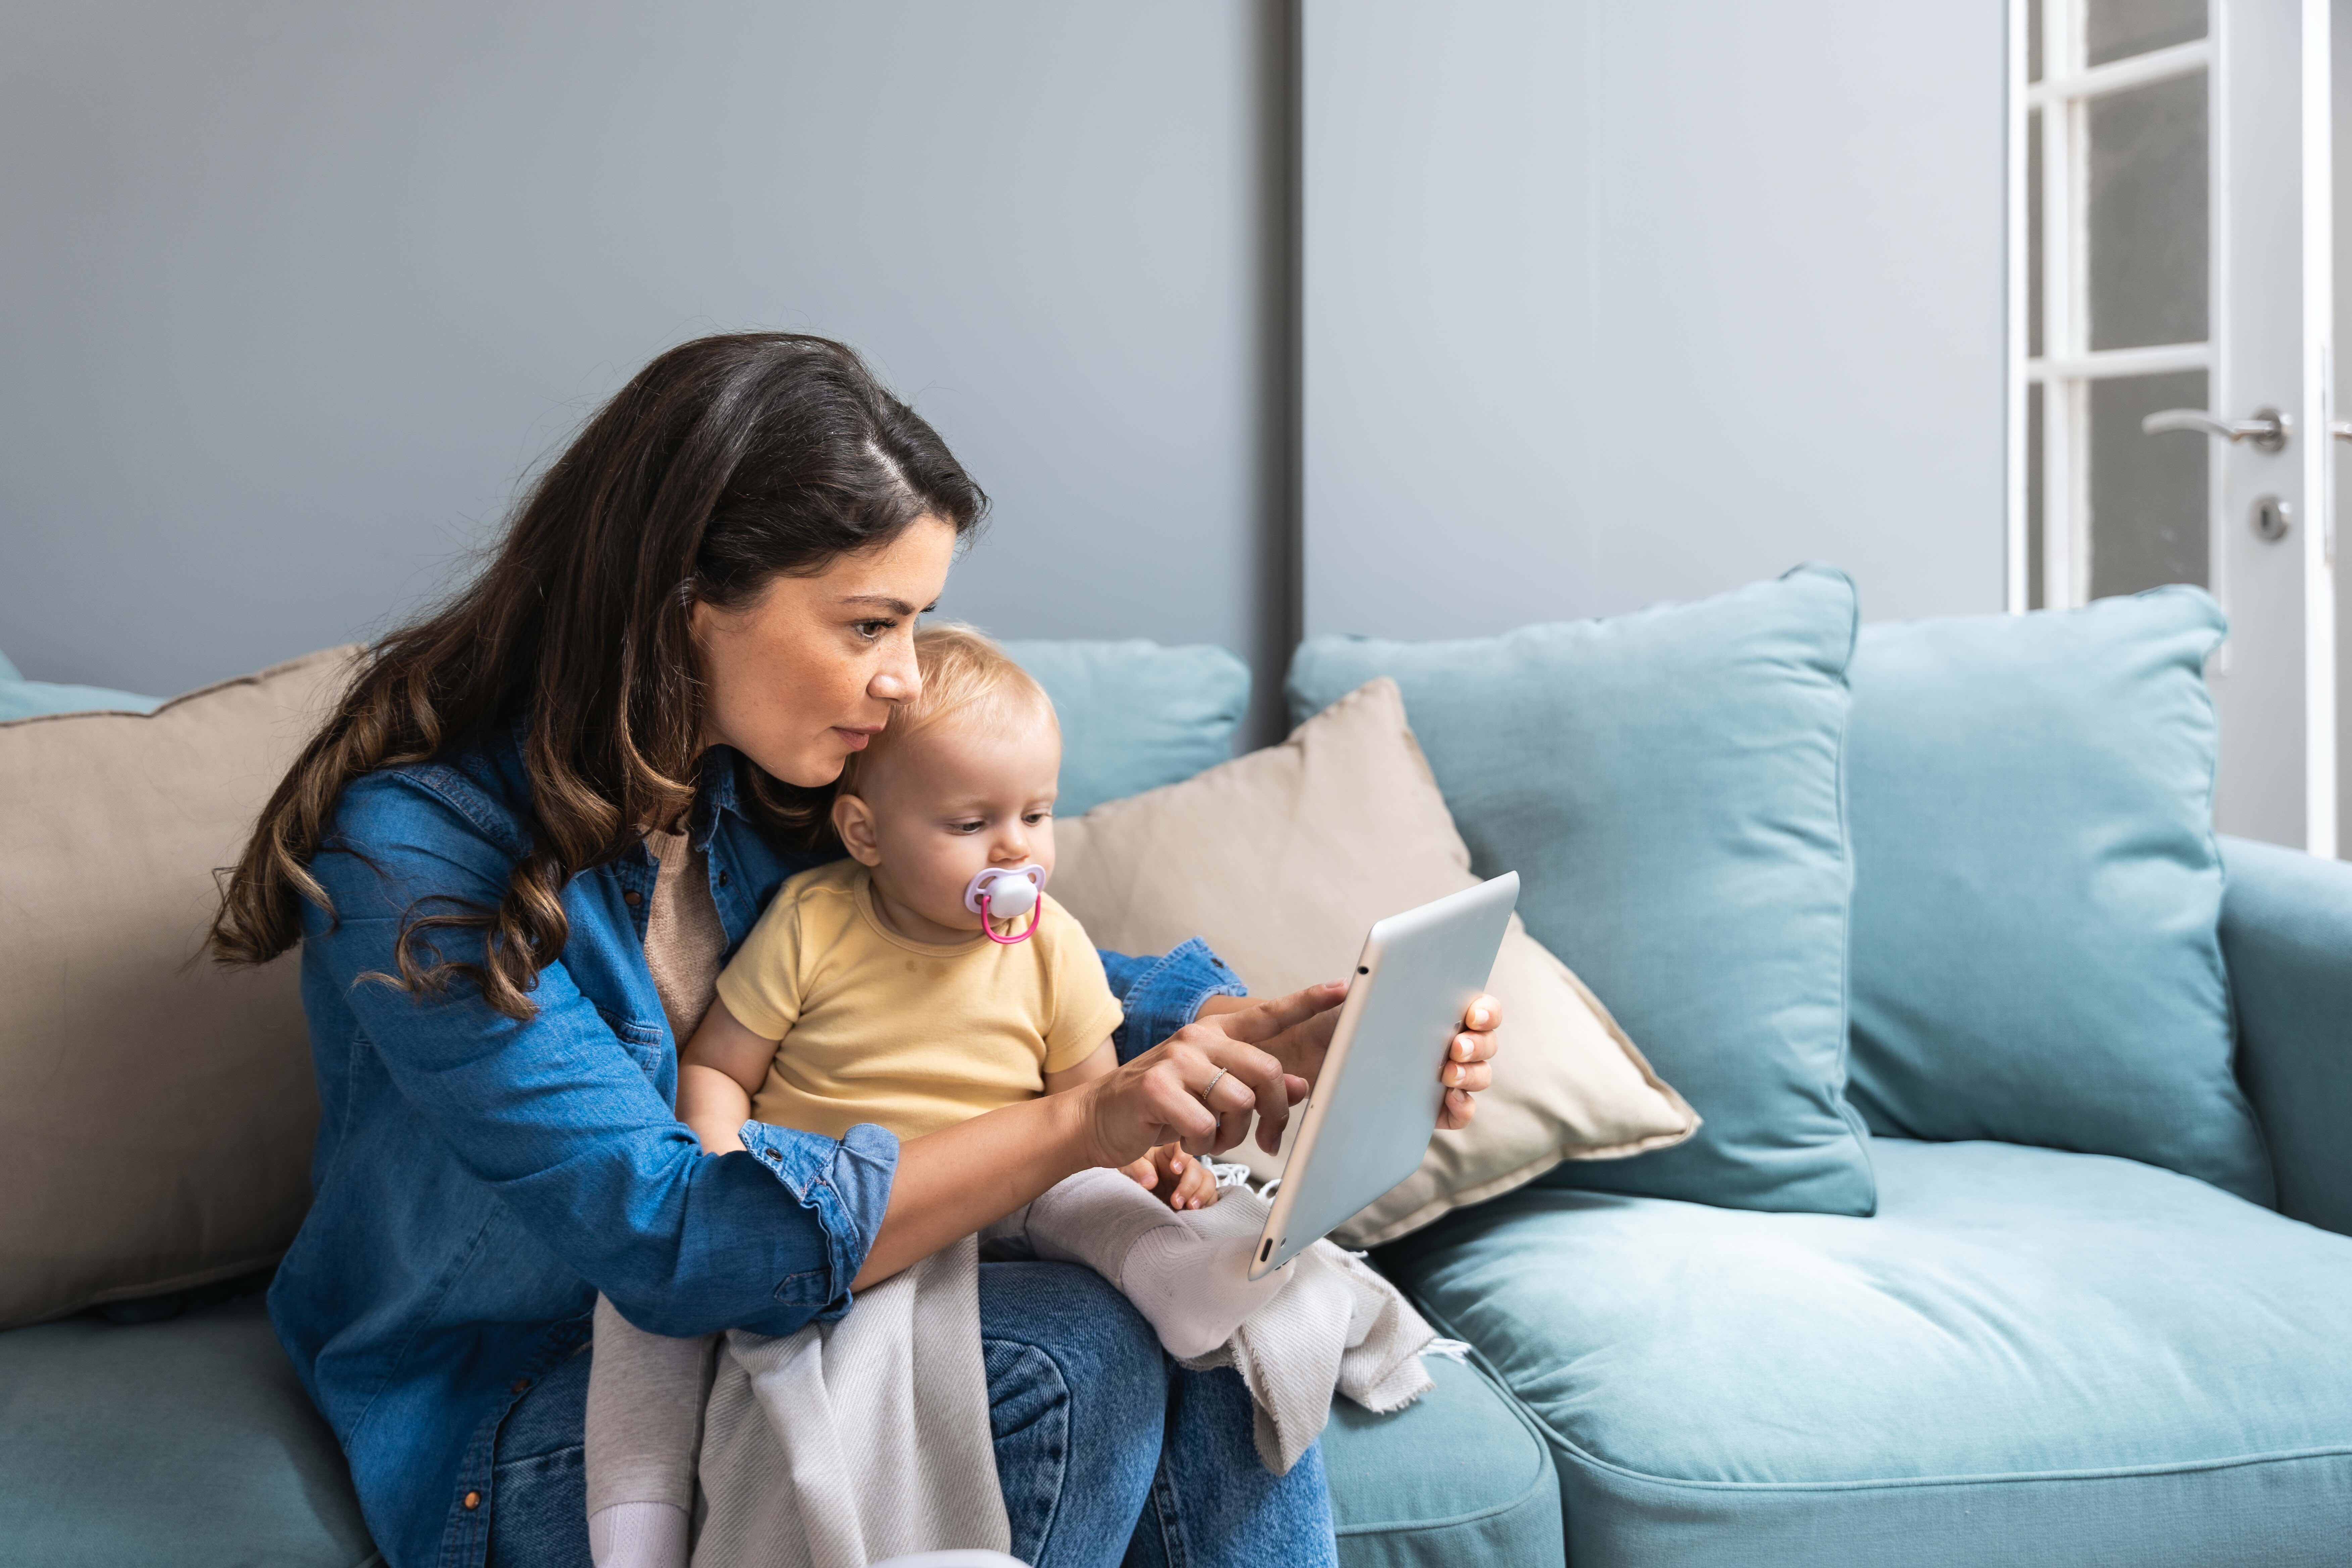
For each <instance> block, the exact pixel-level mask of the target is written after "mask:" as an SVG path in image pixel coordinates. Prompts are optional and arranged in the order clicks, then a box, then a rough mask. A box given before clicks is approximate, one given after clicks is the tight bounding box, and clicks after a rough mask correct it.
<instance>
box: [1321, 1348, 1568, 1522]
mask: <svg viewBox="0 0 2352 1568" xmlns="http://www.w3.org/2000/svg"><path fill="white" fill-rule="evenodd" d="M1424 1363H1425V1364H1426V1365H1427V1366H1428V1368H1429V1373H1430V1375H1431V1376H1432V1377H1433V1378H1434V1379H1435V1380H1436V1383H1437V1386H1436V1387H1435V1388H1433V1389H1431V1390H1430V1391H1429V1392H1428V1393H1427V1394H1423V1395H1422V1396H1421V1398H1420V1399H1419V1400H1417V1401H1416V1402H1414V1403H1413V1404H1412V1405H1407V1406H1405V1408H1404V1409H1402V1410H1400V1411H1398V1412H1396V1413H1395V1414H1394V1415H1372V1414H1370V1412H1368V1411H1366V1410H1364V1409H1363V1408H1362V1407H1361V1406H1360V1405H1351V1404H1349V1402H1348V1401H1346V1400H1344V1399H1342V1400H1338V1401H1336V1402H1334V1403H1333V1405H1332V1406H1331V1424H1330V1425H1329V1426H1326V1427H1325V1428H1324V1429H1323V1467H1324V1470H1325V1472H1326V1473H1327V1474H1328V1476H1329V1477H1330V1483H1331V1518H1332V1522H1333V1523H1334V1524H1336V1525H1337V1526H1338V1528H1339V1562H1340V1563H1341V1568H1445V1565H1446V1564H1451V1563H1486V1564H1491V1565H1494V1568H1504V1565H1506V1564H1507V1565H1509V1568H1521V1565H1525V1568H1536V1565H1538V1564H1541V1565H1542V1568H1559V1562H1560V1557H1561V1552H1562V1550H1563V1548H1562V1545H1561V1540H1560V1519H1559V1477H1558V1475H1557V1473H1556V1472H1555V1471H1554V1469H1553V1468H1552V1459H1551V1451H1550V1449H1549V1447H1547V1446H1546V1444H1545V1443H1544V1440H1543V1437H1542V1436H1541V1434H1540V1433H1538V1430H1537V1428H1536V1426H1535V1422H1534V1420H1533V1419H1532V1418H1531V1417H1530V1416H1529V1415H1528V1414H1527V1412H1526V1411H1524V1410H1521V1409H1520V1408H1518V1406H1517V1405H1515V1404H1513V1403H1512V1401H1511V1400H1510V1399H1509V1397H1508V1396H1507V1395H1506V1394H1503V1392H1502V1391H1501V1390H1500V1389H1498V1388H1496V1386H1495V1385H1494V1384H1492V1383H1490V1382H1488V1381H1487V1379H1486V1375H1485V1374H1484V1373H1481V1372H1480V1371H1479V1370H1478V1369H1477V1368H1475V1367H1474V1366H1470V1365H1467V1364H1465V1363H1462V1362H1455V1361H1447V1360H1445V1359H1444V1358H1443V1357H1439V1356H1429V1357H1426V1358H1424Z"/></svg>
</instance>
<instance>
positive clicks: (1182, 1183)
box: [678, 1006, 1217, 1209]
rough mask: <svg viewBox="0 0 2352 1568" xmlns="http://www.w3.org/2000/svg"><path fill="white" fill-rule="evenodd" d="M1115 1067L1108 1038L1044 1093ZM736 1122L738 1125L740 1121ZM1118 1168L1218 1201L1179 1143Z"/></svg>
mask: <svg viewBox="0 0 2352 1568" xmlns="http://www.w3.org/2000/svg"><path fill="white" fill-rule="evenodd" d="M711 1011H712V1012H714V1013H715V1012H717V1011H719V1009H718V1008H717V1007H716V1006H713V1007H712V1008H711ZM703 1027H704V1028H706V1029H707V1028H709V1024H708V1023H707V1022H706V1023H705V1024H704V1025H703ZM695 1037H696V1038H697V1039H699V1038H701V1034H700V1031H697V1032H696V1036H695ZM1116 1067H1118V1052H1117V1051H1115V1050H1113V1049H1112V1048H1111V1043H1110V1042H1109V1041H1108V1040H1105V1041H1104V1042H1103V1043H1102V1044H1101V1045H1099V1046H1097V1047H1095V1048H1094V1051H1093V1053H1092V1054H1091V1055H1089V1056H1088V1057H1087V1059H1086V1060H1084V1061H1082V1062H1080V1063H1078V1065H1077V1066H1076V1067H1072V1068H1063V1069H1062V1070H1061V1071H1060V1072H1049V1073H1047V1074H1046V1075H1045V1092H1046V1093H1047V1094H1059V1093H1061V1092H1062V1091H1063V1090H1064V1089H1076V1088H1077V1087H1078V1086H1079V1085H1080V1084H1082V1083H1091V1082H1093V1081H1094V1080H1095V1079H1098V1078H1101V1077H1103V1076H1104V1075H1105V1074H1107V1073H1108V1072H1109V1071H1111V1069H1113V1068H1116ZM685 1094H686V1090H685V1087H684V1084H683V1082H682V1081H681V1084H680V1086H679V1089H678V1095H679V1101H680V1103H681V1104H683V1103H684V1100H685ZM738 1125H740V1121H739V1123H738ZM1119 1169H1120V1170H1121V1171H1122V1172H1124V1173H1126V1174H1127V1175H1129V1176H1130V1177H1132V1178H1133V1179H1134V1180H1135V1181H1136V1183H1137V1184H1139V1185H1141V1186H1145V1187H1150V1188H1151V1189H1152V1190H1153V1191H1155V1192H1157V1193H1158V1194H1160V1201H1161V1202H1162V1203H1164V1204H1166V1205H1168V1206H1169V1207H1170V1208H1171V1209H1197V1208H1205V1207H1207V1206H1208V1205H1211V1204H1213V1203H1215V1202H1216V1201H1217V1178H1216V1176H1215V1174H1214V1173H1213V1172H1211V1171H1210V1169H1209V1167H1208V1166H1207V1164H1205V1163H1203V1162H1202V1161H1200V1160H1198V1159H1196V1158H1194V1157H1193V1156H1192V1155H1190V1154H1187V1153H1186V1152H1184V1149H1183V1146H1182V1145H1181V1144H1178V1143H1163V1144H1161V1145H1160V1147H1159V1148H1157V1149H1154V1150H1152V1151H1151V1152H1150V1153H1148V1154H1146V1155H1144V1156H1143V1158H1142V1159H1140V1160H1138V1161H1136V1162H1135V1163H1133V1164H1129V1165H1121V1166H1120V1167H1119Z"/></svg>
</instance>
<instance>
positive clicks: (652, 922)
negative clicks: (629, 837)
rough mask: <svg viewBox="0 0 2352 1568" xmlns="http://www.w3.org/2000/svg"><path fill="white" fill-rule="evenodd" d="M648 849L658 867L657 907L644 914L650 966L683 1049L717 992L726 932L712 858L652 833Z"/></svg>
mask: <svg viewBox="0 0 2352 1568" xmlns="http://www.w3.org/2000/svg"><path fill="white" fill-rule="evenodd" d="M646 849H648V850H650V851H651V852H652V854H653V857H654V858H655V860H656V861H657V862H658V863H659V865H660V869H659V870H658V871H657V872H656V874H655V877H654V903H653V908H652V909H651V910H647V911H646V968H647V969H649V970H651V971H653V976H654V990H655V991H656V992H657V993H658V994H660V996H661V1005H662V1013H663V1015H664V1016H667V1018H668V1019H669V1032H670V1035H671V1037H673V1038H675V1039H676V1040H677V1048H678V1049H679V1050H681V1051H683V1050H685V1049H686V1042H687V1041H688V1040H690V1039H692V1038H693V1037H694V1026H696V1025H697V1024H699V1023H701V1022H702V1015H703V1014H705V1013H706V1012H709V1009H710V999H711V997H713V996H714V995H716V994H718V990H719V959H720V958H721V957H723V956H725V954H726V952H727V928H726V926H725V925H723V924H722V923H720V921H719V905H718V904H717V903H716V902H714V901H713V900H712V899H711V897H710V863H709V858H708V857H707V856H705V855H704V854H703V852H702V851H701V850H699V849H697V848H696V847H694V843H693V840H692V837H690V836H689V835H688V834H684V833H663V832H659V831H655V832H652V833H648V834H646Z"/></svg>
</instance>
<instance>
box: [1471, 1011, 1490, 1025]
mask: <svg viewBox="0 0 2352 1568" xmlns="http://www.w3.org/2000/svg"><path fill="white" fill-rule="evenodd" d="M1492 1016H1493V1015H1491V1014H1489V1013H1488V1012H1487V1011H1486V1008H1484V1007H1480V1008H1476V1009H1475V1010H1474V1011H1473V1012H1472V1013H1471V1015H1470V1023H1471V1026H1472V1027H1474V1028H1479V1029H1483V1028H1485V1027H1486V1025H1487V1022H1488V1020H1489V1019H1490V1018H1491V1017H1492Z"/></svg>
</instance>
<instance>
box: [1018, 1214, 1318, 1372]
mask: <svg viewBox="0 0 2352 1568" xmlns="http://www.w3.org/2000/svg"><path fill="white" fill-rule="evenodd" d="M1027 1233H1028V1239H1029V1245H1030V1246H1031V1247H1033V1248H1034V1250H1035V1252H1036V1254H1037V1256H1038V1257H1040V1258H1046V1259H1048V1260H1050V1261H1054V1262H1066V1263H1083V1264H1085V1265H1086V1266H1087V1268H1091V1269H1093V1270H1094V1271H1095V1272H1096V1273H1097V1274H1099V1275H1101V1276H1102V1277H1103V1278H1104V1279H1108V1280H1109V1281H1110V1282H1111V1283H1112V1284H1114V1285H1116V1286H1118V1288H1119V1290H1120V1291H1121V1292H1122V1293H1123V1294H1125V1296H1126V1297H1127V1299H1128V1300H1129V1301H1132V1302H1134V1303H1135V1309H1136V1310H1137V1311H1139V1312H1141V1313H1142V1314H1143V1315H1144V1317H1145V1319H1146V1320H1148V1321H1150V1324H1151V1327H1152V1329H1153V1330H1154V1331H1156V1332H1157V1333H1158V1334H1159V1335H1160V1344H1161V1345H1162V1346H1163V1347H1164V1348H1165V1349H1166V1350H1167V1352H1168V1353H1169V1354H1170V1355H1172V1356H1174V1357H1176V1358H1177V1359H1178V1360H1179V1361H1187V1360H1190V1359H1192V1357H1194V1356H1202V1355H1206V1354H1208V1353H1209V1352H1211V1351H1213V1350H1215V1349H1216V1348H1217V1347H1218V1346H1219V1345H1221V1344H1223V1343H1224V1342H1225V1341H1226V1340H1227V1339H1229V1338H1231V1337H1232V1335H1233V1331H1234V1330H1235V1329H1237V1328H1239V1327H1241V1325H1242V1321H1243V1320H1244V1319H1245V1318H1247V1317H1248V1316H1249V1315H1250V1314H1251V1313H1252V1312H1255V1311H1256V1310H1258V1309H1259V1308H1260V1307H1262V1306H1264V1305H1265V1303H1267V1302H1268V1301H1271V1300H1274V1298H1275V1296H1276V1293H1277V1292H1279V1291H1280V1290H1281V1289H1282V1288H1283V1286H1285V1285H1286V1284H1288V1283H1289V1282H1290V1266H1289V1265H1287V1264H1285V1265H1284V1266H1283V1267H1282V1268H1279V1269H1277V1270H1276V1271H1275V1272H1274V1273H1272V1274H1270V1275H1268V1276H1266V1278H1265V1279H1256V1280H1253V1279H1251V1278H1250V1277H1249V1264H1250V1252H1251V1249H1252V1248H1254V1247H1255V1246H1256V1244H1257V1243H1256V1238H1255V1237H1248V1236H1241V1237H1209V1236H1204V1235H1202V1234H1201V1233H1200V1231H1199V1230H1197V1229H1196V1228H1194V1226H1192V1225H1190V1224H1188V1223H1187V1221H1186V1216H1185V1215H1178V1214H1175V1213H1172V1212H1171V1210H1170V1209H1169V1208H1168V1205H1165V1204H1163V1203H1161V1202H1160V1200H1159V1199H1158V1198H1157V1197H1155V1196H1153V1195H1152V1194H1150V1192H1148V1191H1146V1190H1145V1189H1144V1188H1143V1187H1142V1186H1140V1185H1139V1184H1137V1183H1136V1181H1135V1180H1134V1178H1132V1177H1130V1176H1127V1175H1124V1174H1122V1173H1119V1172H1118V1171H1111V1170H1092V1171H1081V1172H1079V1173H1077V1174H1076V1175H1075V1176H1072V1177H1071V1178H1070V1179H1069V1180H1067V1181H1066V1182H1063V1183H1062V1184H1060V1185H1058V1186H1055V1187H1054V1188H1053V1189H1052V1190H1050V1191H1048V1192H1047V1193H1046V1194H1045V1195H1044V1196H1043V1197H1041V1198H1039V1199H1038V1200H1037V1201H1036V1202H1035V1203H1034V1204H1031V1205H1029V1220H1028V1226H1027Z"/></svg>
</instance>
